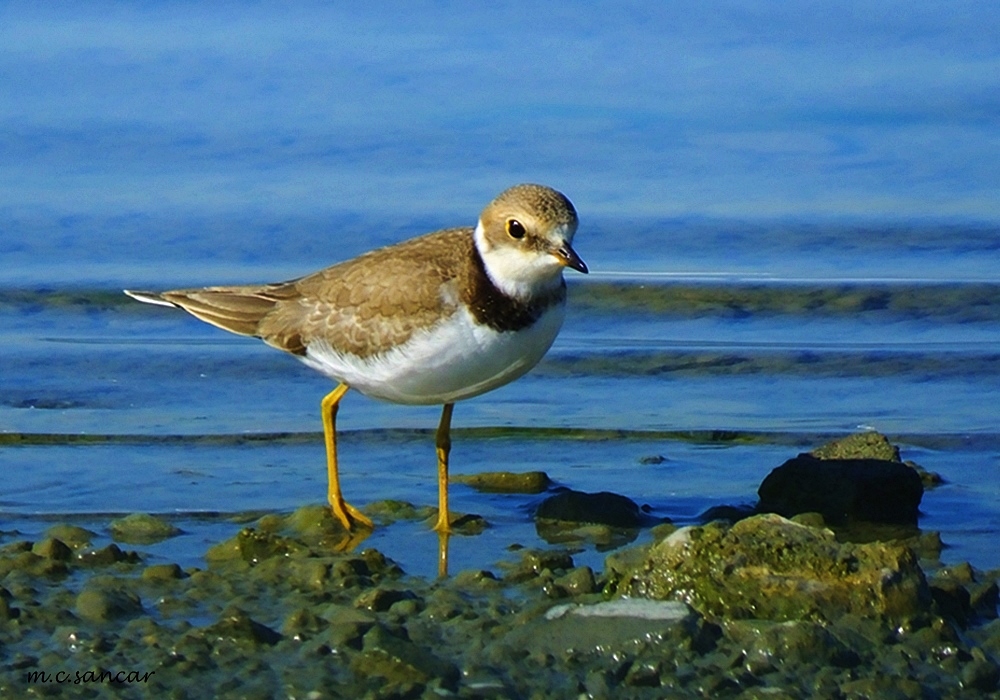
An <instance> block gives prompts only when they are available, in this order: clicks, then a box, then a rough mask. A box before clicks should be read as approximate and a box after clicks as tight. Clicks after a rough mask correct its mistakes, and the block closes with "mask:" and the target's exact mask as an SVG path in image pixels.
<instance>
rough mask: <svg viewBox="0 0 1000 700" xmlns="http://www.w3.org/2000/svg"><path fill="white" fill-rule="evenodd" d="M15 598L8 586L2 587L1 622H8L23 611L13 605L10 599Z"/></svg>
mask: <svg viewBox="0 0 1000 700" xmlns="http://www.w3.org/2000/svg"><path fill="white" fill-rule="evenodd" d="M13 598H14V596H12V595H11V594H10V591H8V590H7V589H6V588H0V622H6V621H8V620H13V619H14V618H16V617H17V616H18V615H20V614H21V611H20V610H18V609H17V608H15V607H14V606H13V605H11V603H10V601H11V600H12V599H13Z"/></svg>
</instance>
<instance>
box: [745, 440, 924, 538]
mask: <svg viewBox="0 0 1000 700" xmlns="http://www.w3.org/2000/svg"><path fill="white" fill-rule="evenodd" d="M757 493H758V495H759V496H760V502H759V503H758V504H757V510H758V511H759V512H761V513H778V514H779V515H783V516H785V517H792V516H794V515H797V514H799V513H809V512H816V513H820V514H821V515H822V516H823V519H824V520H825V521H826V522H827V523H829V524H831V525H846V524H849V523H852V522H857V521H862V522H873V523H897V524H906V525H916V522H917V515H918V513H919V510H918V508H919V506H920V500H921V498H923V494H924V487H923V484H922V483H921V481H920V476H919V475H918V474H917V473H916V472H915V471H914V470H913V469H911V468H910V467H907V466H906V465H904V464H902V463H900V462H890V461H888V460H880V459H818V458H816V457H814V456H812V455H807V454H803V455H799V456H798V457H795V458H794V459H790V460H788V461H787V462H785V463H784V464H782V465H781V466H780V467H778V468H776V469H774V470H773V471H772V472H771V473H770V474H768V475H767V477H766V478H765V479H764V481H763V482H762V483H761V485H760V488H759V489H758V491H757Z"/></svg>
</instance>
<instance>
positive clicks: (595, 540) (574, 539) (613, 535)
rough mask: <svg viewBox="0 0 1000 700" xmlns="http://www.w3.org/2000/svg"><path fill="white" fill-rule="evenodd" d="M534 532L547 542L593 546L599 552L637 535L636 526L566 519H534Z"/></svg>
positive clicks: (619, 545) (616, 547)
mask: <svg viewBox="0 0 1000 700" xmlns="http://www.w3.org/2000/svg"><path fill="white" fill-rule="evenodd" d="M535 532H537V533H538V536H539V537H541V538H542V539H543V540H545V541H546V542H548V543H549V544H555V545H564V546H571V547H585V546H588V545H589V546H593V547H594V548H595V549H596V550H597V551H599V552H608V551H611V550H613V549H618V548H619V547H622V546H624V545H626V544H628V543H630V542H634V541H635V539H636V538H637V537H638V536H639V530H638V529H637V528H620V527H611V526H610V525H594V524H590V523H574V522H571V521H566V520H547V519H544V518H539V519H537V520H536V521H535Z"/></svg>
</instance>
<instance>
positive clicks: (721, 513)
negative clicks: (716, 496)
mask: <svg viewBox="0 0 1000 700" xmlns="http://www.w3.org/2000/svg"><path fill="white" fill-rule="evenodd" d="M754 512H755V511H754V508H753V506H730V505H719V506H712V507H711V508H708V509H706V510H705V512H703V513H702V514H701V515H699V516H698V520H700V521H701V522H703V523H709V522H712V521H713V520H728V521H729V522H731V523H735V522H736V521H737V520H742V519H743V518H749V517H750V516H751V515H753V514H754Z"/></svg>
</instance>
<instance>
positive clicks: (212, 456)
mask: <svg viewBox="0 0 1000 700" xmlns="http://www.w3.org/2000/svg"><path fill="white" fill-rule="evenodd" d="M585 243H586V238H585V237H581V246H580V247H581V248H583V249H584V250H585V249H586V248H585ZM995 291H996V288H994V287H993V286H992V285H987V284H983V283H981V282H975V283H971V284H966V283H962V282H960V281H955V280H952V281H950V282H949V283H948V284H934V285H929V284H917V283H902V282H894V283H892V284H887V283H884V282H879V283H873V282H864V283H859V282H848V281H844V280H838V281H836V282H831V283H826V284H824V283H818V282H811V283H810V284H809V285H804V284H795V283H780V284H779V283H774V282H771V283H767V284H762V283H760V282H758V281H753V282H751V283H747V282H743V281H740V280H738V279H736V278H735V277H727V278H725V279H722V280H714V281H711V282H700V283H691V282H690V281H685V282H678V281H677V280H675V279H672V278H663V277H656V276H650V277H647V278H644V279H641V280H636V279H631V278H628V277H626V276H617V277H616V276H615V275H613V274H604V275H601V274H595V275H594V277H593V278H592V279H579V278H574V279H572V280H571V295H570V298H571V301H570V304H571V313H570V314H569V317H568V319H567V322H566V326H565V329H564V332H563V334H562V335H561V336H560V338H559V340H558V341H557V343H556V345H555V347H554V348H553V350H552V351H551V352H550V354H549V356H548V357H547V358H546V359H545V361H544V362H543V363H542V364H541V365H540V366H539V367H538V368H537V369H536V370H535V371H534V372H532V373H531V374H530V375H528V376H527V377H525V378H523V379H522V380H520V381H518V382H516V383H514V384H512V385H509V386H507V387H504V388H502V389H500V390H497V391H495V392H493V393H491V394H490V395H488V396H484V397H480V398H478V399H474V400H471V401H468V402H464V403H462V404H459V406H458V407H457V410H456V414H455V421H454V426H455V434H454V448H453V458H452V463H453V470H454V472H455V473H475V472H479V471H490V470H496V469H510V470H514V471H526V470H534V469H540V470H544V471H546V472H547V473H548V474H549V475H550V476H551V477H552V478H553V479H554V480H555V481H556V482H557V484H558V485H561V486H568V487H571V488H575V489H579V490H584V491H602V490H610V491H615V492H617V493H621V494H623V495H626V496H628V497H630V498H632V499H634V500H636V501H637V502H638V503H640V504H641V505H644V506H648V507H649V509H650V513H651V515H654V516H656V517H665V518H670V519H672V520H674V521H677V522H693V521H695V520H696V519H697V517H698V515H699V514H700V513H702V512H704V511H705V510H706V509H707V508H709V507H711V506H714V505H720V504H734V505H747V504H752V503H753V502H754V501H755V498H756V487H757V485H758V484H759V483H760V481H761V480H762V479H763V478H764V476H766V475H767V473H768V472H769V471H770V469H772V468H773V467H775V466H777V465H779V464H781V463H782V462H783V461H784V460H785V459H787V458H789V457H791V456H794V455H795V454H796V453H797V452H799V451H803V450H806V449H809V448H811V447H813V446H816V445H818V444H819V443H820V442H822V441H824V440H825V439H827V438H829V437H830V436H834V435H839V434H844V433H848V432H852V431H855V430H857V429H859V428H875V429H878V430H880V431H883V432H885V433H887V434H889V435H890V436H892V437H893V439H894V440H895V441H897V442H899V443H900V444H901V446H902V448H903V456H904V458H907V459H913V460H915V461H917V462H919V463H920V464H922V465H923V466H925V467H926V468H927V469H930V470H932V471H937V472H940V473H941V474H942V475H943V476H944V478H945V479H946V481H947V482H948V483H947V484H946V485H945V486H942V487H940V488H938V489H935V490H933V491H929V492H928V493H927V494H926V496H925V499H924V503H923V506H922V511H923V513H924V516H923V518H922V521H921V526H922V527H923V528H925V529H931V530H940V531H941V532H942V533H943V538H944V540H945V543H946V544H947V545H948V546H949V549H948V550H946V553H945V560H946V561H958V560H971V561H972V562H973V563H974V564H975V565H977V566H980V567H984V568H992V567H996V566H1000V558H998V557H997V554H996V548H995V546H994V544H993V540H994V537H995V535H996V532H997V530H998V527H1000V510H998V509H997V507H996V499H995V497H994V496H995V485H996V483H997V477H998V476H1000V474H998V469H1000V463H998V459H997V455H998V448H1000V439H998V431H997V430H996V425H995V421H994V419H993V401H994V399H993V397H995V396H996V394H997V390H998V389H1000V372H998V368H1000V356H998V355H997V353H996V352H995V348H996V347H997V341H998V340H1000V339H998V337H997V335H998V333H1000V332H998V330H997V328H998V326H997V323H996V315H997V313H998V309H1000V306H998V305H997V303H996V301H995V300H997V299H1000V295H997V294H995ZM2 298H3V300H4V303H3V307H2V311H0V315H2V317H3V318H4V323H3V328H4V329H5V330H4V335H5V336H6V337H5V339H4V346H5V348H6V350H5V354H6V358H5V372H4V391H3V398H2V406H0V421H2V425H3V427H4V435H3V438H4V446H3V447H2V452H0V455H2V459H3V462H4V466H5V469H6V470H7V473H8V474H12V475H15V476H14V478H13V479H12V480H11V481H10V482H9V483H8V486H7V487H6V488H5V489H4V491H3V496H2V498H3V501H2V503H3V508H4V512H5V514H6V515H5V520H6V523H5V526H4V527H5V529H10V528H12V527H16V528H19V529H24V530H27V531H32V530H38V529H39V528H43V525H44V523H47V522H49V521H50V520H51V519H52V518H53V517H55V516H59V517H61V518H63V519H70V520H77V519H81V518H83V519H84V520H85V519H86V515H87V514H96V513H101V514H106V513H127V512H132V511H147V512H153V513H161V514H169V515H171V516H172V517H173V518H174V519H175V520H176V521H177V523H178V524H179V525H180V526H181V527H182V529H185V530H186V531H190V532H192V533H198V534H194V535H193V536H194V537H195V538H196V539H195V540H192V541H191V544H192V545H194V543H195V542H196V541H199V542H200V541H202V540H201V539H200V538H203V537H205V536H206V535H205V534H204V533H206V532H211V533H215V534H217V535H219V536H221V535H222V534H225V533H227V532H229V531H231V530H233V529H235V528H236V527H238V525H237V524H235V523H228V524H227V519H228V518H229V517H232V518H235V519H236V520H238V521H241V520H243V519H244V518H242V517H240V514H243V513H246V512H254V511H268V510H279V511H288V510H292V509H294V508H296V507H298V506H299V505H302V504H304V503H309V502H317V501H320V500H322V498H323V494H324V490H325V483H324V480H325V474H324V469H323V462H324V459H323V447H322V441H321V436H320V434H319V416H318V402H319V399H320V398H321V397H322V395H323V394H324V392H325V391H327V390H328V389H329V384H328V382H327V381H326V380H324V379H323V378H322V377H320V376H318V375H315V374H314V373H312V372H311V371H309V370H308V369H306V368H304V367H302V366H301V365H299V364H298V363H297V362H296V361H295V360H294V359H291V358H289V357H283V356H281V355H280V354H279V353H278V352H276V351H274V350H272V349H270V348H267V347H265V346H263V345H262V344H260V343H259V342H256V341H253V340H248V339H241V338H236V337H231V336H229V335H227V334H224V333H222V332H221V331H217V330H216V329H214V328H211V327H208V326H204V325H203V324H200V323H198V322H197V321H195V320H193V319H191V318H189V317H187V316H186V315H185V314H183V313H179V312H177V313H172V312H171V310H169V309H160V308H156V307H149V306H144V305H140V304H136V303H133V302H131V301H130V300H129V299H128V298H126V297H124V296H122V295H120V294H119V293H118V292H116V291H115V290H113V289H87V288H77V289H73V288H67V289H57V290H46V289H34V290H32V289H24V288H21V289H8V290H7V291H6V292H5V293H4V296H3V297H2ZM437 413H438V409H436V408H434V407H429V408H411V407H397V406H393V405H389V404H382V403H379V402H375V401H371V400H369V399H366V398H364V397H361V396H360V395H356V394H351V395H349V397H348V399H347V400H346V401H345V402H344V405H343V410H342V411H341V414H340V416H341V418H340V426H341V429H342V430H343V446H342V451H341V459H342V466H343V479H344V489H345V492H346V493H347V494H348V496H349V498H350V500H352V501H353V502H356V503H358V504H365V503H369V502H371V501H375V500H381V499H386V498H392V499H400V500H406V501H411V502H414V503H416V504H420V505H424V504H426V505H430V504H433V503H434V502H435V497H436V482H435V478H434V464H433V438H432V434H431V429H432V428H433V427H434V426H435V425H436V420H437V417H438V416H437ZM650 456H662V457H663V458H664V460H663V461H662V462H660V463H659V464H648V463H643V462H648V460H642V458H644V457H650ZM452 493H453V508H454V509H455V510H456V511H459V512H474V513H478V514H480V515H483V516H484V517H485V518H486V519H487V521H489V522H490V523H491V525H492V526H493V527H491V528H490V529H489V530H487V531H486V533H485V534H483V535H480V536H477V537H474V538H463V537H458V538H453V544H452V562H453V566H454V567H456V570H457V568H467V567H485V568H489V567H491V566H493V565H495V563H496V562H497V561H498V560H501V559H503V558H504V557H505V555H506V549H507V547H508V546H510V545H512V544H515V543H516V544H520V545H524V546H545V543H544V542H543V541H541V540H540V539H539V536H538V534H537V533H536V532H535V530H534V526H533V524H532V520H531V510H532V508H533V506H535V505H537V503H538V502H539V500H540V499H541V496H509V495H505V496H497V495H484V494H479V493H477V492H475V491H473V490H472V489H471V488H469V487H465V486H461V485H455V486H453V488H452ZM209 515H210V517H209ZM210 536H211V535H210ZM183 541H184V540H183V538H181V539H180V540H179V541H177V542H174V543H172V544H170V545H167V547H168V550H169V551H171V553H172V554H173V556H175V557H179V558H181V559H183V558H184V557H183V551H182V550H183ZM368 544H370V545H372V546H376V547H378V548H379V549H381V550H382V551H384V552H385V553H386V554H387V555H388V556H390V557H392V558H394V559H397V560H398V561H400V563H401V564H402V565H403V566H404V568H406V569H407V570H408V571H412V572H413V573H428V574H429V573H431V572H432V571H433V567H434V562H435V554H436V538H434V537H433V536H432V535H431V534H430V533H429V532H426V531H425V525H423V524H417V523H398V524H395V525H392V526H389V527H386V528H380V529H379V530H377V531H376V533H375V534H374V535H373V536H372V537H371V538H370V539H369V540H368V541H366V545H368ZM178 549H180V550H181V551H178ZM194 549H195V548H194V547H192V550H191V551H194ZM580 556H581V557H583V561H585V562H587V563H591V564H593V565H595V566H598V567H599V566H600V565H601V558H602V556H603V555H602V554H601V553H600V552H598V551H596V550H595V549H594V548H593V547H590V548H589V550H588V552H587V553H583V554H581V555H580Z"/></svg>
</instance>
